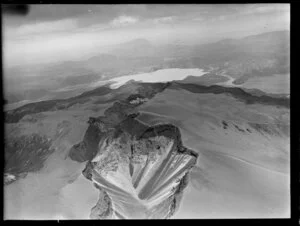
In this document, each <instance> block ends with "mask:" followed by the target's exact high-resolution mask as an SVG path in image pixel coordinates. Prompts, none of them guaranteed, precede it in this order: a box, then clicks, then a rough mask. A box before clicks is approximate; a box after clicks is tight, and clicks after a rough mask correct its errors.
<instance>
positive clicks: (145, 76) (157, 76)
mask: <svg viewBox="0 0 300 226" xmlns="http://www.w3.org/2000/svg"><path fill="white" fill-rule="evenodd" d="M206 73H207V72H205V71H204V70H203V69H199V68H184V69H181V68H168V69H161V70H157V71H153V72H149V73H140V74H133V75H127V76H121V77H117V78H113V79H110V80H109V82H113V84H112V85H111V86H110V87H111V88H112V89H117V88H118V87H120V86H122V85H123V84H125V83H126V82H128V81H130V80H135V81H142V82H168V81H174V80H182V79H185V78H186V77H187V76H189V75H192V76H202V75H204V74H206Z"/></svg>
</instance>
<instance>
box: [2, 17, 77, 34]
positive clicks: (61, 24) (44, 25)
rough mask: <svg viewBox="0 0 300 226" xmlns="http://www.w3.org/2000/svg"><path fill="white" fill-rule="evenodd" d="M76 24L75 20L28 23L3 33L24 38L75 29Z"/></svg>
mask: <svg viewBox="0 0 300 226" xmlns="http://www.w3.org/2000/svg"><path fill="white" fill-rule="evenodd" d="M76 27H77V22H76V20H75V19H63V20H56V21H49V22H48V21H47V22H39V23H30V24H25V25H21V26H19V27H12V28H8V29H7V30H6V31H5V32H4V33H5V35H8V36H15V37H16V36H26V35H33V34H41V33H52V32H61V31H68V30H72V29H75V28H76Z"/></svg>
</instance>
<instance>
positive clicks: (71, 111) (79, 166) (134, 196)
mask: <svg viewBox="0 0 300 226" xmlns="http://www.w3.org/2000/svg"><path fill="white" fill-rule="evenodd" d="M289 127H290V123H289V99H288V98H284V97H272V96H271V97H270V96H268V95H267V94H264V93H248V92H247V91H245V90H243V89H241V88H236V87H235V88H234V87H233V88H230V87H222V86H216V85H212V86H203V85H196V84H188V83H186V84H182V83H180V82H168V83H140V82H134V81H131V82H129V83H126V84H125V85H123V86H121V87H119V88H118V89H110V88H109V86H103V87H98V88H97V89H95V90H92V91H89V92H85V93H82V94H80V95H78V96H75V97H73V98H69V99H65V100H51V101H43V102H37V103H31V104H27V105H24V106H22V107H20V108H17V109H15V110H13V111H9V112H6V123H5V134H6V136H5V156H6V161H5V171H4V172H5V181H6V185H5V186H9V189H5V191H6V194H5V197H6V200H5V205H6V207H7V208H6V211H7V212H6V213H7V216H8V217H10V218H11V219H19V218H22V219H28V217H29V216H36V215H37V214H38V215H39V216H41V217H42V216H43V218H44V219H45V218H46V219H52V217H53V216H56V215H57V214H60V215H63V216H64V217H65V218H66V219H73V218H74V217H75V216H76V217H78V218H80V219H87V218H93V219H107V218H185V217H187V215H186V212H185V211H187V212H188V213H189V214H188V216H189V217H192V218H194V217H199V216H202V217H207V216H208V217H217V216H221V217H222V216H223V215H226V216H230V217H234V216H240V217H242V218H243V217H249V215H250V216H253V217H257V216H258V215H259V217H274V216H286V215H287V214H288V213H286V212H284V209H285V206H288V205H289V203H288V202H289V201H288V200H289V199H288V198H289V195H288V191H287V190H286V189H287V188H286V187H285V185H286V184H287V183H288V182H287V180H288V174H289V167H288V166H289V146H288V144H289ZM158 147H159V148H158ZM150 166H152V167H150ZM20 192H22V194H24V195H23V196H22V197H20V196H18V195H16V194H19V193H20ZM36 197H42V198H36ZM74 197H77V198H76V200H74ZM183 197H184V198H183ZM220 200H224V201H220ZM199 203H201V205H200V204H199ZM221 204H222V205H221ZM41 206H43V208H42V210H41V208H40V207H41ZM53 206H55V208H52V207H53ZM257 206H261V207H262V208H261V211H260V213H259V214H257V211H256V210H257ZM242 207H243V209H244V212H243V213H241V212H240V209H241V208H242ZM56 211H57V213H56ZM214 211H215V212H214ZM226 211H227V212H226ZM75 213H76V214H75ZM213 213H215V215H217V216H215V215H213ZM74 214H75V215H74ZM222 214H223V215H222ZM228 214H229V215H228Z"/></svg>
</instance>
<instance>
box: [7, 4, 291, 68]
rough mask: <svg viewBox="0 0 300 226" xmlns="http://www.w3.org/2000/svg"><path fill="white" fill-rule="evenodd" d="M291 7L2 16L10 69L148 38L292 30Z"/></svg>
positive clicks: (50, 8)
mask: <svg viewBox="0 0 300 226" xmlns="http://www.w3.org/2000/svg"><path fill="white" fill-rule="evenodd" d="M289 23H290V5H289V4H227V5H221V4H215V5H205V4H197V5H193V4H189V5H176V4H174V5H163V4H158V5H155V4H151V5H141V4H139V5H53V4H52V5H51V4H50V5H31V6H30V10H29V13H28V14H27V15H26V16H15V15H14V16H13V15H7V14H6V15H4V16H3V26H2V28H3V44H4V45H3V46H4V47H3V59H4V65H5V66H6V67H13V66H16V65H32V64H39V63H53V62H59V61H65V60H80V59H82V58H83V57H88V56H91V55H93V54H95V53H99V52H101V50H103V49H105V47H107V46H110V45H114V44H118V43H123V42H127V41H130V40H133V39H137V38H145V39H147V40H149V41H150V42H152V43H153V44H168V43H174V42H176V43H178V42H179V43H182V44H187V45H193V44H202V43H208V42H213V41H218V40H221V39H223V38H239V37H244V36H247V35H252V34H258V33H263V32H268V31H274V30H289Z"/></svg>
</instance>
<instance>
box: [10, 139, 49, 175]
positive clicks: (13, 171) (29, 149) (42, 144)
mask: <svg viewBox="0 0 300 226" xmlns="http://www.w3.org/2000/svg"><path fill="white" fill-rule="evenodd" d="M51 145H52V140H51V139H50V138H47V137H46V136H41V135H39V134H31V135H22V136H18V137H14V138H6V139H5V169H4V172H5V173H6V174H9V175H13V176H14V177H15V178H19V177H20V175H25V174H26V173H27V172H35V171H38V170H40V169H41V168H42V167H43V164H44V161H45V160H46V159H47V157H48V156H49V155H50V154H52V153H53V152H54V149H53V148H52V147H51Z"/></svg>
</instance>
